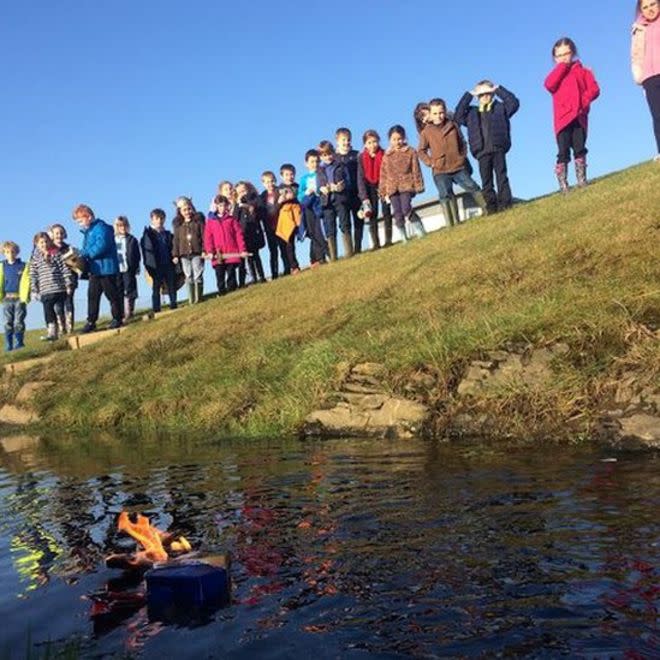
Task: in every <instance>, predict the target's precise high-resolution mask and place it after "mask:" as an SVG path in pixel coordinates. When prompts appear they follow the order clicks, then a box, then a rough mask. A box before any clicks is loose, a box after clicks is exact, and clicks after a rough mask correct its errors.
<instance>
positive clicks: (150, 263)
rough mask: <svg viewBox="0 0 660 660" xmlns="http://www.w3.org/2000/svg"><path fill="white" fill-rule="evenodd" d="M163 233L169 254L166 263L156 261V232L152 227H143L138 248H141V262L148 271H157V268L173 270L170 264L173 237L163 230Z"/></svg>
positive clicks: (170, 233)
mask: <svg viewBox="0 0 660 660" xmlns="http://www.w3.org/2000/svg"><path fill="white" fill-rule="evenodd" d="M163 231H164V232H165V240H166V244H167V249H168V252H169V260H168V262H167V263H161V262H160V261H159V259H158V240H159V239H158V232H156V230H155V229H153V228H152V227H145V229H144V233H143V234H142V239H141V240H140V246H141V247H142V261H143V263H144V267H145V268H146V269H147V270H148V271H150V272H154V271H157V270H158V269H159V268H163V267H166V268H173V264H172V243H173V241H174V237H173V235H172V232H171V231H168V230H167V229H163Z"/></svg>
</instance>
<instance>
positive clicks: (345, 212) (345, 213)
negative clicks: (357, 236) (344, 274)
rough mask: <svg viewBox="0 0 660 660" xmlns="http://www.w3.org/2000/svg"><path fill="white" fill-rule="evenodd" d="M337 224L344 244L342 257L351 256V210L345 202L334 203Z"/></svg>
mask: <svg viewBox="0 0 660 660" xmlns="http://www.w3.org/2000/svg"><path fill="white" fill-rule="evenodd" d="M334 207H335V211H336V213H337V223H338V224H339V231H341V237H342V241H343V244H344V257H352V256H353V237H352V236H351V210H350V207H349V205H348V203H347V202H341V201H340V202H335V203H334Z"/></svg>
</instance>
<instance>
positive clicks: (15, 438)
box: [0, 435, 40, 454]
mask: <svg viewBox="0 0 660 660" xmlns="http://www.w3.org/2000/svg"><path fill="white" fill-rule="evenodd" d="M39 442H40V440H39V438H37V437H35V436H32V435H8V436H6V437H4V438H0V446H2V448H3V449H4V451H6V452H7V453H8V454H10V453H12V452H17V451H25V450H26V449H34V447H35V446H36V445H38V444H39Z"/></svg>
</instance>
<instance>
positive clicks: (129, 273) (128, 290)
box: [114, 215, 140, 320]
mask: <svg viewBox="0 0 660 660" xmlns="http://www.w3.org/2000/svg"><path fill="white" fill-rule="evenodd" d="M114 227H115V244H116V245H117V258H118V260H119V272H118V273H117V290H118V291H119V299H120V300H123V301H124V320H128V319H130V318H131V316H133V312H134V311H135V301H136V299H137V297H138V291H137V274H138V273H139V272H140V244H139V243H138V240H137V238H135V236H133V235H132V234H131V225H130V223H129V222H128V218H127V217H126V216H125V215H120V216H119V217H118V218H117V219H116V220H115V223H114Z"/></svg>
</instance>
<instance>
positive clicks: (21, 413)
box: [0, 403, 39, 426]
mask: <svg viewBox="0 0 660 660" xmlns="http://www.w3.org/2000/svg"><path fill="white" fill-rule="evenodd" d="M37 421H39V415H37V413H36V412H34V411H33V410H25V409H24V408H18V407H17V406H14V405H11V404H10V403H6V404H5V405H4V406H2V408H0V422H3V423H4V424H12V425H15V426H25V425H26V424H32V423H33V422H37Z"/></svg>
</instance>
